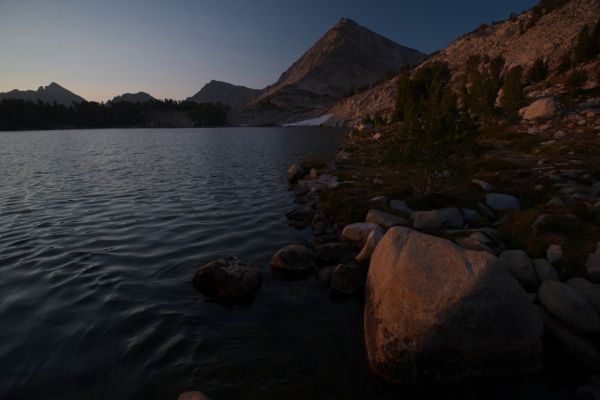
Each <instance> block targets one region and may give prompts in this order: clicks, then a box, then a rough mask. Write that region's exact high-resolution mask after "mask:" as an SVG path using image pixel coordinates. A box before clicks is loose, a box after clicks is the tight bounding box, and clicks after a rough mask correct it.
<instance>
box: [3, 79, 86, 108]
mask: <svg viewBox="0 0 600 400" xmlns="http://www.w3.org/2000/svg"><path fill="white" fill-rule="evenodd" d="M4 99H18V100H27V101H33V102H37V101H38V100H39V101H42V102H44V103H53V102H56V103H57V104H63V105H65V106H70V105H71V104H72V103H73V102H75V103H81V102H83V101H85V99H84V98H83V97H80V96H78V95H76V94H75V93H73V92H71V91H69V90H67V89H65V88H64V87H62V86H60V85H59V84H58V83H55V82H52V83H50V84H49V85H48V86H46V87H44V86H40V87H39V88H38V90H17V89H14V90H11V91H10V92H5V93H0V100H4Z"/></svg>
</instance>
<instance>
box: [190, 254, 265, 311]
mask: <svg viewBox="0 0 600 400" xmlns="http://www.w3.org/2000/svg"><path fill="white" fill-rule="evenodd" d="M192 284H193V285H194V287H195V288H196V290H198V291H199V292H200V293H202V294H204V295H206V296H208V297H211V298H213V299H215V300H217V301H219V302H222V303H228V304H248V303H251V302H252V301H253V300H254V298H255V296H256V292H258V290H259V289H260V287H261V285H262V272H261V271H260V269H259V268H258V267H255V266H254V265H252V264H248V263H244V262H242V261H241V260H240V259H239V258H237V257H227V258H222V259H219V260H216V261H212V262H210V263H208V264H206V265H204V266H202V267H200V269H199V270H198V272H196V274H195V275H194V277H193V279H192Z"/></svg>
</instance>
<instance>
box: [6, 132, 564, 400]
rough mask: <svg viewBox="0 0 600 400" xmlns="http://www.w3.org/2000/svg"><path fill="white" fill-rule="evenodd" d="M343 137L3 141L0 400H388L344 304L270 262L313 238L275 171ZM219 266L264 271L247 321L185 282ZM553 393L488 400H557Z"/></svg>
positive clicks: (525, 385) (85, 135) (543, 388)
mask: <svg viewBox="0 0 600 400" xmlns="http://www.w3.org/2000/svg"><path fill="white" fill-rule="evenodd" d="M342 142H343V132H341V131H339V130H327V129H315V128H298V129H295V128H294V129H292V128H286V129H278V128H236V129H174V130H168V129H165V130H153V129H144V130H83V131H48V132H1V133H0V171H1V173H0V187H1V191H0V399H2V400H4V399H7V400H8V399H11V400H13V399H15V400H18V399H44V400H51V399H52V400H53V399H61V400H65V399H66V400H69V399H138V398H139V399H161V400H162V399H164V400H168V399H176V398H177V395H178V394H179V393H180V392H182V391H186V390H193V389H201V390H203V391H205V392H206V393H207V394H209V395H210V396H211V397H212V398H213V399H216V400H221V399H250V400H253V399H263V400H264V399H303V400H304V399H381V398H386V399H387V398H397V396H396V395H394V394H389V393H388V394H383V393H382V392H381V391H380V389H378V388H377V387H376V386H375V385H373V384H372V383H371V380H370V379H369V376H368V372H367V370H366V367H365V361H364V350H363V343H362V333H361V305H360V304H359V303H358V301H348V302H344V303H335V302H332V301H331V300H330V299H329V292H328V290H326V289H325V288H324V287H323V286H322V285H321V284H320V283H318V282H317V281H316V279H313V278H307V279H305V280H301V281H295V282H281V281H276V280H274V279H273V278H272V277H271V273H270V270H269V268H268V267H267V262H268V260H269V259H270V257H271V255H272V254H273V253H274V252H275V251H276V250H278V249H279V248H280V247H281V246H282V245H284V244H287V243H289V242H293V241H296V240H308V239H310V233H309V232H306V231H305V232H300V231H296V230H294V229H291V228H289V227H288V226H287V223H286V220H285V213H286V212H287V211H289V210H290V209H291V208H293V206H294V203H293V196H292V195H291V193H290V192H288V191H287V189H288V187H287V183H286V170H287V167H288V166H289V164H290V163H291V162H293V161H298V160H300V159H303V158H305V157H310V156H314V155H323V156H331V155H333V154H334V152H335V151H336V150H337V148H338V147H339V146H340V145H341V144H342ZM227 255H238V256H240V257H242V258H243V259H246V260H248V261H251V262H253V263H255V264H256V265H259V266H261V267H262V268H263V276H264V283H263V287H262V290H261V291H260V292H259V294H258V297H257V299H256V301H255V302H254V304H252V305H251V306H250V307H248V308H226V307H223V306H220V305H218V304H215V303H212V302H210V301H208V300H206V299H205V298H203V297H202V296H201V295H199V294H198V293H196V291H195V290H194V289H193V288H192V286H191V277H192V275H193V273H194V272H195V271H196V270H197V268H198V267H199V266H200V265H202V264H203V263H205V262H207V261H210V260H212V259H215V258H218V257H220V256H227ZM560 374H562V372H561V373H560ZM561 376H562V375H561ZM548 381H549V383H548ZM552 381H553V380H552V379H550V380H548V379H543V382H541V383H540V382H538V381H534V382H530V381H527V380H526V381H525V382H522V383H517V384H512V383H509V384H503V385H499V386H497V387H496V386H494V389H493V390H492V392H494V396H493V397H494V398H517V397H518V398H528V399H529V398H546V396H545V395H547V394H549V393H553V394H557V395H559V398H561V397H562V398H570V397H571V394H572V393H573V392H572V388H569V387H566V386H565V385H563V384H561V383H558V384H557V386H554V384H553V382H552ZM419 397H420V396H416V398H419ZM459 397H463V396H459ZM465 397H470V398H477V397H473V396H472V395H470V394H467V395H466V396H465ZM486 397H487V396H486Z"/></svg>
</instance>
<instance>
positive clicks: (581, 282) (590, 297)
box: [566, 278, 600, 314]
mask: <svg viewBox="0 0 600 400" xmlns="http://www.w3.org/2000/svg"><path fill="white" fill-rule="evenodd" d="M566 283H567V285H569V286H571V287H572V288H573V289H575V291H576V292H577V293H579V295H580V296H581V297H583V298H584V299H585V300H586V301H587V302H588V303H589V304H590V305H591V306H592V307H593V308H594V310H596V313H598V314H600V285H597V284H595V283H592V282H590V281H588V280H587V279H584V278H571V279H569V280H568V281H567V282H566Z"/></svg>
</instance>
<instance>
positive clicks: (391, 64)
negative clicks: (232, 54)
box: [245, 18, 425, 123]
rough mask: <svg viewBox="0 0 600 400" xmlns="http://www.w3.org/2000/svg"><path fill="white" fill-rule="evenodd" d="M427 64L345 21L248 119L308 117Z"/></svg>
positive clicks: (418, 55)
mask: <svg viewBox="0 0 600 400" xmlns="http://www.w3.org/2000/svg"><path fill="white" fill-rule="evenodd" d="M424 58H425V54H423V53H421V52H419V51H418V50H415V49H411V48H408V47H404V46H401V45H399V44H397V43H395V42H393V41H391V40H389V39H387V38H385V37H383V36H381V35H379V34H377V33H375V32H372V31H370V30H369V29H367V28H364V27H362V26H360V25H358V24H357V23H356V22H354V21H352V20H350V19H347V18H344V19H342V20H340V21H339V22H338V23H337V24H336V25H335V26H334V27H333V28H332V29H330V30H329V31H328V32H327V33H326V34H325V35H324V36H323V37H322V38H321V39H319V40H318V41H317V42H316V43H315V44H314V45H313V46H312V47H311V48H310V49H309V50H308V51H307V52H306V53H304V55H303V56H302V57H301V58H300V59H299V60H298V61H296V62H295V63H294V64H293V65H292V66H291V67H290V68H289V69H288V70H287V71H285V72H284V73H283V74H282V75H281V77H280V78H279V80H278V81H277V82H276V83H274V84H273V85H271V86H269V87H267V88H265V90H263V91H262V93H261V94H260V96H259V97H258V98H257V99H256V100H255V101H254V102H253V104H252V105H251V107H249V110H246V111H247V112H246V113H245V116H246V117H247V118H248V117H254V121H253V123H281V122H291V121H290V119H292V120H293V119H294V118H295V119H301V117H310V116H311V115H313V114H314V113H319V112H322V110H323V108H325V107H329V106H331V105H332V104H334V103H335V102H336V101H338V100H340V99H342V98H344V97H345V96H347V95H348V94H350V93H352V92H354V91H355V90H358V89H360V88H364V87H367V86H370V85H372V84H374V83H375V82H377V81H381V80H384V79H388V78H389V77H390V76H393V75H395V74H396V73H397V72H398V70H399V69H400V68H401V67H402V66H404V65H417V64H419V63H421V62H422V60H423V59H424ZM251 119H252V118H251Z"/></svg>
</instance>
